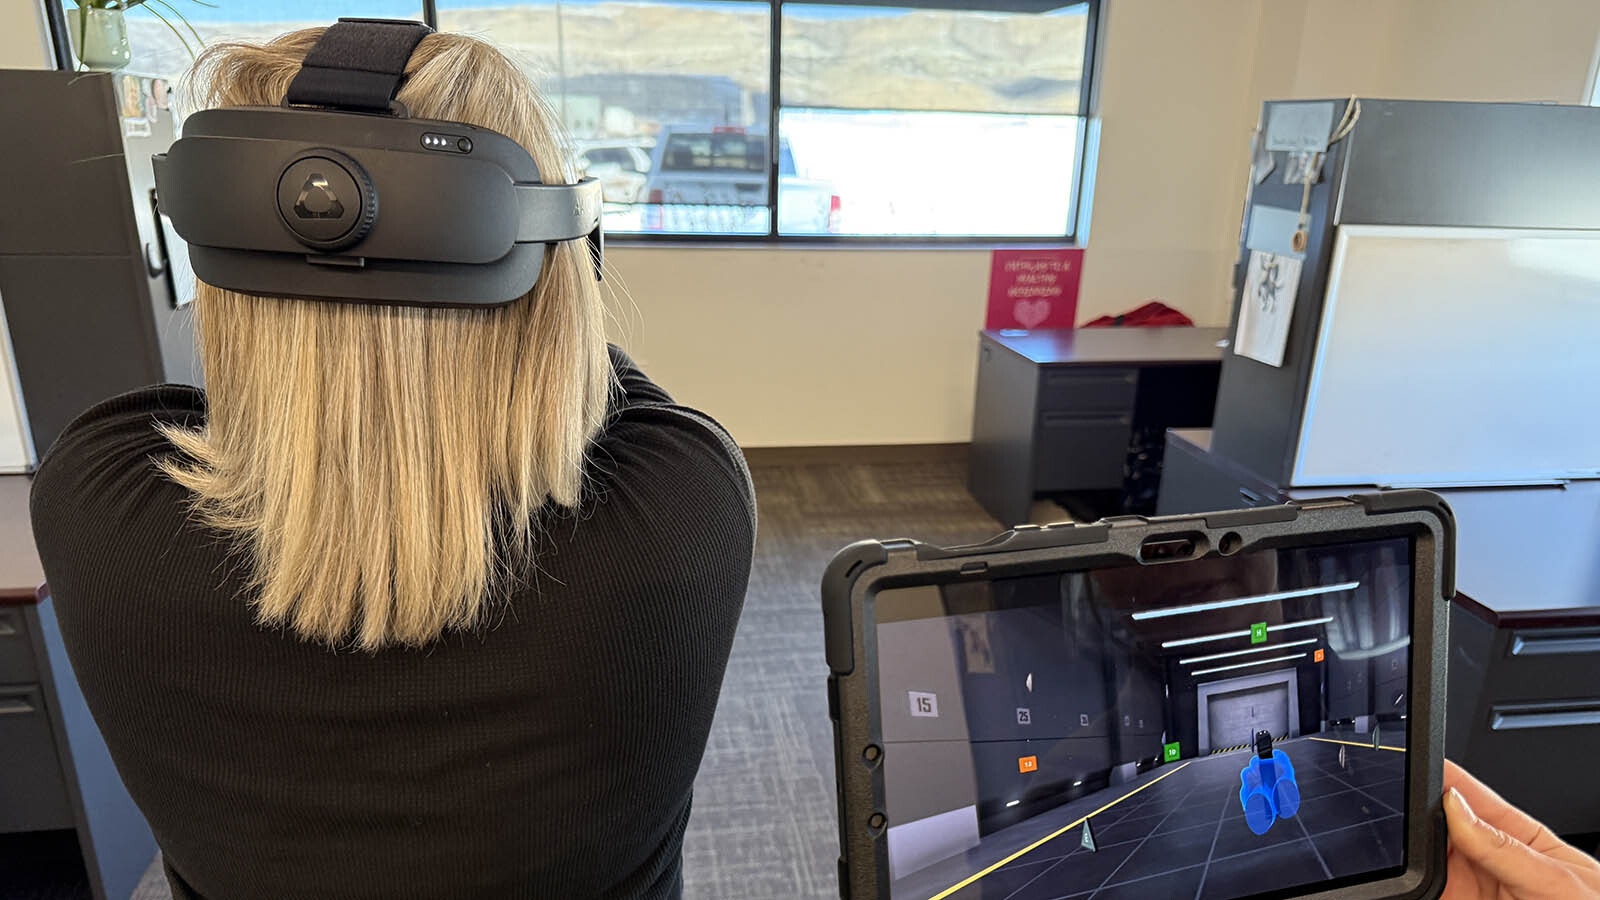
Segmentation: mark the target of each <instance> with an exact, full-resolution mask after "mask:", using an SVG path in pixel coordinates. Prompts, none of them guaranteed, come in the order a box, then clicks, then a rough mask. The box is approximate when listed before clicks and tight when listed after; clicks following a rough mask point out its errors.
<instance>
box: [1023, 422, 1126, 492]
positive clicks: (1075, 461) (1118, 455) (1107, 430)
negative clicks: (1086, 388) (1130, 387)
mask: <svg viewBox="0 0 1600 900" xmlns="http://www.w3.org/2000/svg"><path fill="white" fill-rule="evenodd" d="M1132 436H1133V417H1132V416H1131V415H1128V414H1126V413H1124V414H1120V415H1119V414H1115V413H1102V414H1098V415H1097V414H1093V413H1089V414H1084V413H1068V412H1044V413H1040V414H1039V423H1038V430H1037V433H1036V434H1035V435H1034V444H1033V446H1034V489H1035V490H1038V491H1091V490H1111V489H1115V488H1120V487H1121V486H1122V470H1123V467H1124V466H1125V465H1126V463H1127V459H1128V441H1129V439H1131V438H1132Z"/></svg>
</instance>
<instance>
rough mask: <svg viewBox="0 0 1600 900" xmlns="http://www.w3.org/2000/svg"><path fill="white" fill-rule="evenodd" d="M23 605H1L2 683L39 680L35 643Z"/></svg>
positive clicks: (0, 672) (0, 667)
mask: <svg viewBox="0 0 1600 900" xmlns="http://www.w3.org/2000/svg"><path fill="white" fill-rule="evenodd" d="M22 612H23V610H22V607H20V606H0V684H32V683H34V682H36V681H38V680H39V674H38V670H37V669H35V668H34V664H33V644H32V642H31V641H30V640H29V638H28V622H27V619H25V618H23V615H22Z"/></svg>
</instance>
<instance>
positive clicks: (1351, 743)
mask: <svg viewBox="0 0 1600 900" xmlns="http://www.w3.org/2000/svg"><path fill="white" fill-rule="evenodd" d="M1307 740H1313V741H1321V742H1323V743H1324V744H1343V745H1345V746H1346V747H1365V748H1367V749H1368V750H1371V749H1373V747H1372V745H1371V744H1363V743H1361V742H1360V741H1336V740H1334V739H1333V738H1319V737H1314V738H1308V739H1307ZM1377 749H1379V750H1393V751H1394V752H1396V753H1404V752H1406V748H1404V747H1388V746H1385V745H1383V744H1379V745H1378V747H1377Z"/></svg>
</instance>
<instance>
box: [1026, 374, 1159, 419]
mask: <svg viewBox="0 0 1600 900" xmlns="http://www.w3.org/2000/svg"><path fill="white" fill-rule="evenodd" d="M1138 392H1139V370H1138V369H1107V368H1098V367H1096V368H1072V369H1059V368H1058V369H1050V368H1046V369H1041V370H1040V372H1039V403H1038V408H1039V410H1040V411H1063V412H1115V413H1132V412H1133V404H1134V398H1135V397H1136V395H1137V394H1138Z"/></svg>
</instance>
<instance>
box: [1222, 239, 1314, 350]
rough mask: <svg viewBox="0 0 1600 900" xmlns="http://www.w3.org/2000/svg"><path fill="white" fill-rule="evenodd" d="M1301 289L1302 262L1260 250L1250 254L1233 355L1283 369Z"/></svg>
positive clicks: (1234, 338)
mask: <svg viewBox="0 0 1600 900" xmlns="http://www.w3.org/2000/svg"><path fill="white" fill-rule="evenodd" d="M1299 287H1300V260H1298V259H1295V258H1293V257H1289V256H1279V255H1277V254H1274V253H1266V252H1263V251H1261V250H1252V251H1250V268H1249V270H1248V271H1247V272H1246V273H1245V279H1244V296H1243V297H1241V298H1240V300H1239V327H1238V330H1237V332H1236V333H1235V334H1234V336H1233V352H1234V353H1235V354H1237V355H1239V356H1248V357H1249V358H1251V359H1254V360H1257V361H1259V362H1264V363H1266V364H1267V365H1269V366H1281V365H1283V350H1284V347H1285V346H1287V345H1288V343H1289V319H1290V318H1292V317H1293V316H1294V296H1295V292H1296V291H1297V290H1298V289H1299Z"/></svg>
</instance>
